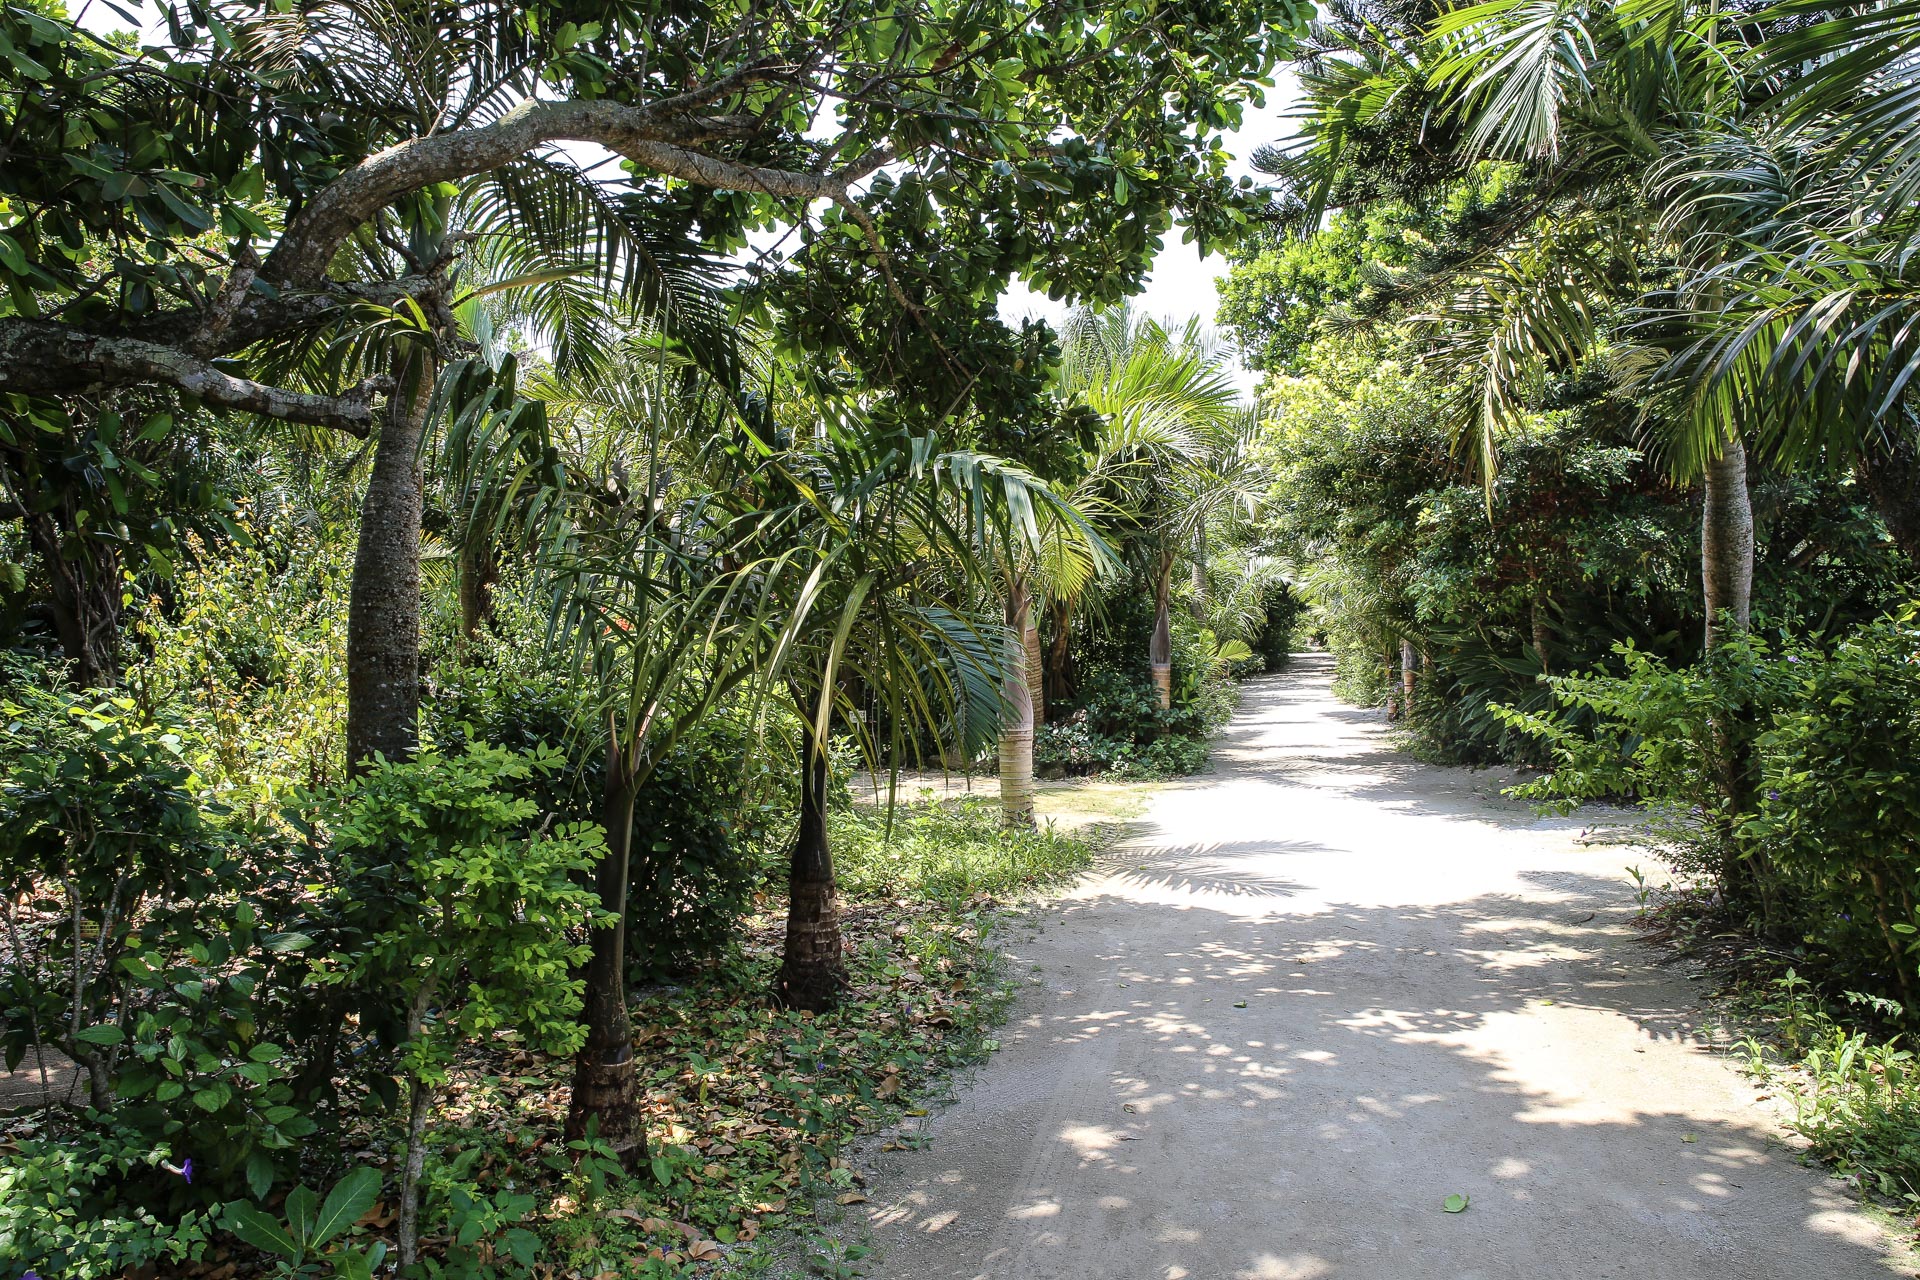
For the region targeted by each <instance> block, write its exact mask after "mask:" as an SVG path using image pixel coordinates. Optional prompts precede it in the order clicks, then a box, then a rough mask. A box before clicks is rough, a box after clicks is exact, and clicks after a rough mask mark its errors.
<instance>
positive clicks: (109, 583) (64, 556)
mask: <svg viewBox="0 0 1920 1280" xmlns="http://www.w3.org/2000/svg"><path fill="white" fill-rule="evenodd" d="M24 523H25V526H26V533H27V538H28V541H29V542H30V543H31V544H32V546H33V549H34V550H35V551H37V552H39V553H40V559H41V562H42V563H43V564H45V565H46V566H47V572H48V574H49V575H51V578H52V581H51V582H49V583H48V584H47V585H48V591H47V600H48V604H49V605H50V606H51V612H52V613H53V628H54V633H55V634H56V635H57V636H59V638H60V651H61V652H62V653H63V654H65V655H66V659H67V661H68V662H69V663H70V664H71V665H72V669H71V671H70V672H69V673H68V678H69V679H70V680H71V681H72V682H73V684H74V685H75V686H76V687H77V688H81V689H90V688H94V687H96V686H99V685H104V684H107V683H109V682H111V681H112V680H113V678H114V676H115V675H117V674H118V672H119V662H118V654H119V648H120V643H119V642H120V615H121V611H122V605H121V603H120V594H121V590H122V587H121V582H120V556H119V555H118V554H117V553H116V552H115V551H114V550H113V543H112V542H110V541H108V540H107V539H105V538H92V537H88V536H86V535H85V534H84V533H83V532H81V531H80V530H78V529H72V528H69V527H68V526H67V524H66V522H64V521H62V520H60V519H57V518H56V517H55V516H54V515H53V514H52V513H29V514H28V515H27V516H26V518H25V521H24Z"/></svg>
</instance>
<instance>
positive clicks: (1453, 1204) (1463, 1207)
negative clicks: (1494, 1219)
mask: <svg viewBox="0 0 1920 1280" xmlns="http://www.w3.org/2000/svg"><path fill="white" fill-rule="evenodd" d="M1471 1203H1472V1201H1471V1200H1470V1199H1468V1198H1467V1197H1466V1196H1462V1195H1451V1196H1448V1197H1447V1201H1446V1203H1445V1204H1443V1205H1441V1206H1440V1207H1441V1208H1442V1209H1444V1210H1445V1211H1446V1212H1448V1213H1465V1212H1466V1211H1467V1206H1468V1205H1469V1204H1471Z"/></svg>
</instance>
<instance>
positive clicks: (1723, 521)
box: [1700, 439, 1766, 923]
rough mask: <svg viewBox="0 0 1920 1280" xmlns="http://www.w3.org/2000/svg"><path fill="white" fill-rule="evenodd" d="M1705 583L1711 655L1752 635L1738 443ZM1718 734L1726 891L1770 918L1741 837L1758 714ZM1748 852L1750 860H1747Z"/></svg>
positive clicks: (1708, 545)
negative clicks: (1729, 643)
mask: <svg viewBox="0 0 1920 1280" xmlns="http://www.w3.org/2000/svg"><path fill="white" fill-rule="evenodd" d="M1700 578H1701V586H1702V592H1703V594H1704V596H1705V604H1706V612H1707V630H1706V649H1707V652H1708V653H1709V654H1711V653H1712V652H1713V651H1714V650H1715V649H1717V648H1719V647H1720V646H1721V645H1722V644H1724V643H1726V642H1727V641H1728V640H1731V639H1733V638H1734V637H1736V636H1739V635H1742V634H1744V633H1745V632H1746V630H1747V624H1748V618H1749V614H1750V610H1751V606H1752V599H1753V504H1752V501H1751V499H1750V498H1749V496H1748V492H1747V451H1746V447H1745V446H1744V445H1743V444H1742V443H1741V442H1740V441H1739V440H1738V439H1733V440H1729V441H1727V443H1726V447H1725V448H1724V449H1723V450H1722V451H1721V453H1720V456H1719V457H1718V458H1716V459H1714V460H1713V461H1712V462H1710V463H1708V464H1707V471H1706V501H1705V504H1704V510H1703V512H1702V514H1701V518H1700ZM1711 730H1712V733H1713V750H1714V754H1715V755H1716V756H1717V757H1718V760H1717V762H1716V763H1717V765H1718V771H1719V775H1720V777H1719V785H1720V792H1721V798H1722V803H1723V812H1724V822H1723V827H1724V829H1723V831H1722V832H1721V845H1722V848H1723V850H1724V857H1723V859H1722V864H1721V868H1720V883H1721V887H1722V889H1723V890H1724V892H1725V893H1726V895H1727V897H1728V899H1729V900H1730V901H1733V902H1737V903H1741V904H1743V905H1746V906H1749V907H1752V908H1755V909H1756V910H1758V911H1759V912H1760V913H1761V915H1762V916H1763V917H1764V915H1765V914H1766V910H1765V909H1766V898H1765V894H1764V892H1763V884H1762V878H1763V875H1764V868H1763V867H1762V865H1761V857H1762V855H1761V853H1760V851H1759V850H1758V849H1748V848H1747V846H1746V845H1745V844H1744V842H1743V841H1742V840H1741V838H1740V836H1739V831H1738V823H1739V821H1740V815H1741V814H1744V813H1746V812H1748V811H1749V810H1750V809H1751V808H1752V802H1753V791H1754V787H1755V785H1756V779H1755V774H1756V772H1757V761H1756V759H1755V756H1754V751H1753V735H1754V725H1753V713H1752V710H1751V709H1750V708H1748V707H1728V708H1726V709H1725V711H1724V712H1723V713H1722V714H1721V715H1720V716H1719V717H1718V718H1717V720H1716V722H1715V723H1714V724H1713V725H1712V726H1711ZM1743 852H1745V853H1747V854H1748V855H1749V856H1745V857H1743V856H1741V855H1742V853H1743ZM1763 923H1764V920H1763Z"/></svg>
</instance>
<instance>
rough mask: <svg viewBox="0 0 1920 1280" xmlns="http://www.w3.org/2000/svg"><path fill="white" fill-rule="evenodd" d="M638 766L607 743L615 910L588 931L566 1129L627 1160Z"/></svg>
mask: <svg viewBox="0 0 1920 1280" xmlns="http://www.w3.org/2000/svg"><path fill="white" fill-rule="evenodd" d="M634 778H635V770H634V768H633V762H632V761H631V760H630V759H629V758H628V756H627V754H626V751H625V749H624V748H623V746H622V744H621V743H620V742H619V740H618V739H617V738H615V739H613V740H612V741H610V742H609V743H608V744H607V777H606V786H605V790H604V791H603V792H602V793H601V799H600V820H601V822H602V823H603V824H604V825H605V826H606V829H607V851H606V853H605V854H604V855H603V856H602V857H601V859H600V866H599V868H598V870H597V871H596V873H595V877H594V881H595V887H596V888H597V889H598V890H599V892H600V906H601V907H602V908H603V909H604V910H606V911H608V912H610V913H611V914H612V916H613V919H612V921H611V922H609V923H607V924H603V925H601V926H599V927H597V928H595V929H593V930H591V931H590V932H589V933H588V935H587V941H588V943H589V944H590V945H591V946H592V948H593V953H592V955H591V956H590V957H589V958H588V960H587V983H586V1007H585V1008H584V1009H583V1010H582V1011H581V1016H582V1019H583V1020H584V1021H585V1022H586V1024H587V1040H586V1043H585V1044H583V1045H582V1046H581V1047H580V1052H579V1053H578V1054H577V1055H576V1056H575V1057H574V1060H573V1099H572V1101H571V1103H570V1104H569V1105H568V1107H567V1126H566V1135H567V1139H568V1141H574V1140H576V1139H579V1138H582V1137H584V1136H585V1135H586V1132H587V1128H588V1126H589V1123H592V1125H593V1128H594V1130H595V1132H596V1133H597V1134H598V1135H599V1137H600V1139H601V1141H603V1142H606V1143H607V1144H608V1145H609V1146H611V1147H612V1148H613V1149H614V1150H615V1151H617V1152H619V1153H620V1155H621V1157H622V1158H623V1159H624V1160H625V1161H626V1163H628V1164H629V1165H631V1164H633V1163H634V1162H635V1161H638V1160H639V1159H641V1158H642V1157H643V1156H644V1155H645V1154H646V1140H647V1139H646V1134H645V1133H644V1132H642V1131H641V1128H640V1106H639V1095H638V1092H637V1089H636V1084H635V1079H634V1062H633V1020H632V1018H631V1017H630V1016H629V1015H628V1013H627V879H628V874H629V870H630V867H631V865H632V860H633V803H634V800H635V798H636V796H637V795H638V791H639V789H638V787H637V786H636V785H635V783H634Z"/></svg>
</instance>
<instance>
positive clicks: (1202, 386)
mask: <svg viewBox="0 0 1920 1280" xmlns="http://www.w3.org/2000/svg"><path fill="white" fill-rule="evenodd" d="M1065 346H1066V360H1065V362H1064V365H1063V368H1062V372H1061V385H1062V388H1063V390H1064V391H1066V392H1067V393H1068V394H1072V395H1077V396H1079V397H1080V398H1082V399H1083V400H1084V401H1085V403H1086V404H1087V405H1088V406H1089V407H1090V408H1092V409H1094V410H1095V411H1096V412H1098V413H1100V414H1101V415H1103V416H1104V417H1105V419H1106V426H1105V428H1104V430H1103V431H1102V433H1101V436H1100V440H1099V443H1098V445H1097V447H1096V457H1097V458H1098V460H1099V461H1098V463H1097V464H1096V465H1095V466H1094V467H1093V468H1092V469H1091V470H1090V472H1089V476H1090V477H1097V478H1098V481H1099V482H1101V483H1106V482H1112V481H1115V480H1118V481H1119V483H1120V487H1121V489H1122V493H1121V494H1117V495H1115V499H1114V500H1115V505H1116V506H1118V507H1120V508H1122V509H1124V512H1125V515H1124V517H1123V518H1122V520H1121V522H1120V523H1119V525H1118V526H1117V527H1119V528H1123V529H1124V530H1125V533H1126V536H1127V539H1128V543H1129V546H1130V549H1131V551H1132V553H1133V555H1134V556H1135V558H1136V559H1137V561H1138V562H1139V564H1140V567H1141V570H1142V572H1143V573H1144V575H1145V577H1146V580H1147V583H1148V586H1149V588H1150V589H1151V590H1152V592H1153V600H1154V625H1153V635H1152V640H1151V642H1150V649H1149V653H1148V665H1149V667H1150V669H1151V671H1152V674H1153V682H1154V686H1155V688H1156V689H1157V690H1158V694H1159V698H1160V705H1161V706H1162V707H1163V708H1165V707H1168V706H1170V705H1171V704H1172V691H1173V683H1172V653H1173V640H1172V613H1171V600H1172V592H1173V576H1174V568H1175V566H1176V564H1177V563H1178V560H1179V557H1180V556H1181V555H1183V554H1186V555H1192V554H1193V552H1194V548H1195V547H1196V546H1197V545H1199V544H1200V542H1201V540H1202V537H1203V531H1204V530H1205V528H1206V524H1207V520H1208V519H1209V517H1211V516H1214V515H1216V514H1218V513H1220V512H1223V511H1226V510H1230V509H1232V507H1233V506H1234V505H1235V504H1236V503H1244V502H1245V501H1247V500H1248V499H1249V497H1250V495H1251V493H1252V491H1253V481H1254V473H1253V471H1252V470H1251V469H1250V467H1249V465H1248V464H1249V456H1250V455H1249V454H1248V450H1247V446H1248V444H1249V443H1250V442H1251V439H1252V433H1253V431H1254V430H1255V424H1254V421H1253V419H1252V418H1251V416H1250V415H1248V414H1247V413H1246V412H1244V411H1243V410H1242V409H1241V408H1240V407H1239V405H1238V404H1237V396H1236V393H1235V391H1234V387H1233V384H1232V382H1231V381H1230V380H1229V379H1228V377H1227V374H1226V372H1225V360H1224V356H1223V353H1222V352H1221V351H1220V350H1218V349H1217V348H1216V347H1214V346H1213V344H1211V343H1210V342H1209V341H1207V339H1206V337H1205V335H1204V333H1203V331H1202V330H1201V328H1200V325H1199V322H1198V321H1197V320H1192V321H1189V322H1188V323H1187V325H1186V327H1185V328H1184V329H1183V330H1182V331H1181V332H1179V333H1178V334H1175V333H1173V332H1171V331H1169V330H1168V329H1167V328H1166V327H1165V326H1163V325H1161V324H1158V323H1156V322H1155V321H1153V320H1150V319H1146V318H1144V317H1139V316H1136V315H1134V314H1133V313H1132V312H1131V311H1129V310H1128V309H1127V308H1125V307H1115V308H1109V309H1105V310H1082V311H1080V312H1078V313H1076V314H1075V316H1074V317H1073V318H1072V320H1070V321H1069V323H1068V327H1067V333H1066V344H1065Z"/></svg>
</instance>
